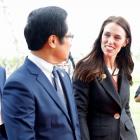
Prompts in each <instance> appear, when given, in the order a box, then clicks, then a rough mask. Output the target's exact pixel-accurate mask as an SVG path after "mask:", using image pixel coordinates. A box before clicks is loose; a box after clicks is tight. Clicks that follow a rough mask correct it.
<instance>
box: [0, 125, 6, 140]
mask: <svg viewBox="0 0 140 140" xmlns="http://www.w3.org/2000/svg"><path fill="white" fill-rule="evenodd" d="M0 140H7V136H6V131H5V127H4V125H0Z"/></svg>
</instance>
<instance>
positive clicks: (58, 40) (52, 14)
mask: <svg viewBox="0 0 140 140" xmlns="http://www.w3.org/2000/svg"><path fill="white" fill-rule="evenodd" d="M24 35H25V39H26V42H27V44H28V49H29V50H30V52H31V53H30V54H29V55H28V57H27V58H26V59H25V62H24V64H23V65H22V66H21V67H20V68H19V69H18V70H16V71H15V72H14V73H13V74H12V75H11V76H10V77H9V78H8V80H7V82H6V85H5V87H4V92H3V102H2V103H3V106H4V109H3V118H4V123H5V127H6V131H7V136H8V140H80V131H79V123H78V117H77V110H76V106H75V100H74V97H73V90H72V85H71V81H70V78H69V75H68V74H67V73H66V72H65V71H64V70H62V69H59V68H57V74H58V76H59V86H60V89H61V90H60V91H61V93H57V91H56V90H55V87H54V84H53V78H54V77H53V75H52V70H53V67H54V66H55V65H57V64H59V63H61V62H63V61H66V60H67V59H68V56H69V49H70V46H71V39H70V38H71V37H72V36H71V35H70V34H69V32H68V24H67V13H66V11H65V10H64V9H62V8H60V7H55V6H49V7H44V8H39V9H36V10H34V11H32V12H31V13H30V14H29V16H28V21H27V25H26V27H25V29H24ZM58 94H61V96H63V97H64V102H65V103H64V104H63V103H62V101H61V99H60V97H59V95H58Z"/></svg>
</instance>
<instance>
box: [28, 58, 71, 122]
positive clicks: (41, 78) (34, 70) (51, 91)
mask: <svg viewBox="0 0 140 140" xmlns="http://www.w3.org/2000/svg"><path fill="white" fill-rule="evenodd" d="M25 62H26V64H27V67H28V69H29V71H30V73H31V74H32V75H34V76H36V80H37V81H38V82H39V83H40V84H41V86H42V87H43V88H44V89H45V90H46V91H47V92H46V93H47V94H48V95H49V96H50V97H51V98H52V100H53V101H54V103H55V104H56V105H57V106H58V107H59V109H60V110H61V111H62V112H63V113H64V114H65V115H66V116H67V118H68V119H69V116H68V113H67V112H66V109H65V107H64V106H63V104H62V103H61V101H60V99H59V97H58V95H57V93H56V90H55V88H54V87H53V85H52V84H51V83H50V81H49V80H48V78H47V77H46V76H45V74H44V73H43V72H42V71H41V70H40V69H39V68H38V67H37V66H36V65H35V64H34V63H32V62H31V61H30V60H29V59H26V61H25Z"/></svg>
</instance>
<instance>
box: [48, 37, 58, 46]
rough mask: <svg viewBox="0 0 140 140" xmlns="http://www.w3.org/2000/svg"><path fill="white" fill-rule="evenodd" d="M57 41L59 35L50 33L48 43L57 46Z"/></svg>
mask: <svg viewBox="0 0 140 140" xmlns="http://www.w3.org/2000/svg"><path fill="white" fill-rule="evenodd" d="M56 41H57V37H56V35H50V36H49V38H48V44H49V46H50V47H51V48H55V47H56Z"/></svg>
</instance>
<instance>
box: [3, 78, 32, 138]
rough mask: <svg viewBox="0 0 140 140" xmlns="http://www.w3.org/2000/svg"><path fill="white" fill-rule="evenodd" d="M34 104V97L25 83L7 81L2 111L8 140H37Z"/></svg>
mask: <svg viewBox="0 0 140 140" xmlns="http://www.w3.org/2000/svg"><path fill="white" fill-rule="evenodd" d="M26 85H27V84H26ZM29 87H30V86H29ZM30 89H31V87H30ZM34 104H35V103H34V97H33V96H32V94H31V91H30V90H29V89H28V88H27V86H25V84H24V83H22V84H21V82H17V81H12V82H7V83H6V85H5V87H4V92H3V99H2V111H3V119H4V123H5V128H6V131H7V136H8V140H35V132H34V121H35V115H34V114H35V113H34V112H35V105H34Z"/></svg>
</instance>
